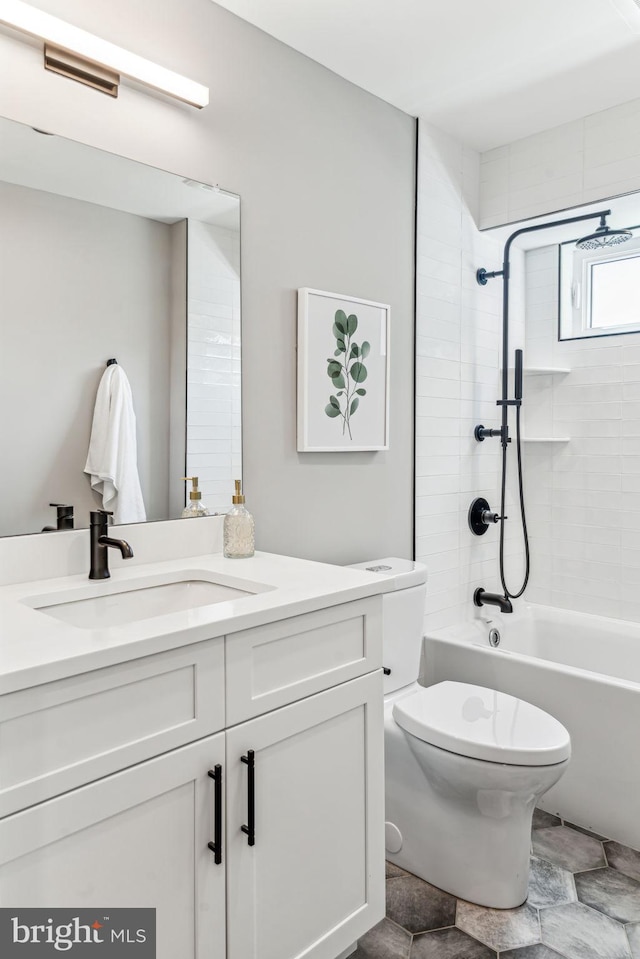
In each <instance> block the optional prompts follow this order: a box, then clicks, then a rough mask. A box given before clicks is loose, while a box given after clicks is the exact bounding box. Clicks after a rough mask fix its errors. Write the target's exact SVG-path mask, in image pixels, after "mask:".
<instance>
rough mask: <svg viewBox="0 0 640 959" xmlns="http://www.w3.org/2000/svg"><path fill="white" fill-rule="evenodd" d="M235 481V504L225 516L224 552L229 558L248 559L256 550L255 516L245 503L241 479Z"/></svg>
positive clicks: (233, 498) (233, 499)
mask: <svg viewBox="0 0 640 959" xmlns="http://www.w3.org/2000/svg"><path fill="white" fill-rule="evenodd" d="M235 482H236V492H235V496H233V497H232V502H233V506H232V507H231V509H230V510H229V512H228V513H225V517H224V532H223V552H224V555H225V556H226V558H227V559H247V558H248V557H249V556H253V554H254V552H255V529H254V523H253V516H252V515H251V513H250V512H249V510H248V509H247V508H246V506H245V505H244V496H243V495H242V486H241V482H240V480H236V481H235Z"/></svg>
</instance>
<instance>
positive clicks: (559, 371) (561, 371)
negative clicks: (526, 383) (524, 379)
mask: <svg viewBox="0 0 640 959" xmlns="http://www.w3.org/2000/svg"><path fill="white" fill-rule="evenodd" d="M509 372H510V373H513V367H512V366H510V367H509ZM522 372H523V373H524V375H525V376H554V375H557V376H564V375H565V374H566V373H570V372H571V370H570V369H569V367H568V366H525V367H523V369H522Z"/></svg>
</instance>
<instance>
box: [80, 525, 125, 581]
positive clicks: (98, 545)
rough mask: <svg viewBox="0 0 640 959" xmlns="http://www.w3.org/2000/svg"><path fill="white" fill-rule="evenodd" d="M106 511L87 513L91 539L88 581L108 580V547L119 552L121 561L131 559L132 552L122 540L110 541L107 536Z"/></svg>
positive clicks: (109, 537)
mask: <svg viewBox="0 0 640 959" xmlns="http://www.w3.org/2000/svg"><path fill="white" fill-rule="evenodd" d="M110 516H113V513H110V512H109V511H108V510H106V509H98V510H92V511H91V512H90V513H89V533H90V537H91V569H90V571H89V579H109V577H110V576H111V573H110V572H109V547H110V546H112V547H113V548H114V549H119V550H120V555H121V556H122V558H123V559H131V558H132V556H133V550H132V549H131V547H130V546H129V544H128V543H127V541H126V540H124V539H112V537H111V536H107V530H108V528H109V517H110Z"/></svg>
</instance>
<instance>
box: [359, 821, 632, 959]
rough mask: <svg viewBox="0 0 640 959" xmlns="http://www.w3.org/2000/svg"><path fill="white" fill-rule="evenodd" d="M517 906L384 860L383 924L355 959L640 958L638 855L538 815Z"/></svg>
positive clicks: (362, 942)
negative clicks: (446, 887) (479, 902)
mask: <svg viewBox="0 0 640 959" xmlns="http://www.w3.org/2000/svg"><path fill="white" fill-rule="evenodd" d="M531 852H532V855H531V878H530V881H529V896H528V898H527V901H526V903H524V905H522V906H520V907H519V908H518V909H485V908H484V907H482V906H475V905H473V904H472V903H470V902H464V901H463V900H462V899H456V898H455V897H454V896H450V895H449V894H448V893H446V892H442V890H440V889H436V888H435V886H431V885H429V883H427V882H423V880H422V879H418V878H417V877H416V876H412V875H411V874H410V873H408V872H405V871H404V870H402V869H399V868H398V867H397V866H394V865H392V864H391V863H387V918H386V919H383V920H382V922H380V923H379V924H378V925H377V926H375V927H374V928H373V929H372V930H371V931H370V932H368V933H367V935H366V936H364V937H363V938H362V939H361V940H360V941H359V943H358V948H357V949H356V951H355V953H353V956H352V957H351V959H497V957H499V959H640V852H636V851H635V850H633V849H629V848H628V847H627V846H622V845H620V843H617V842H613V841H610V840H608V839H606V838H605V837H604V836H598V835H597V834H596V833H593V832H589V831H588V830H587V829H582V828H581V827H580V826H574V825H572V824H571V823H567V822H563V821H562V820H560V819H558V818H557V817H556V816H551V815H550V814H549V813H546V812H543V811H542V810H540V809H537V810H536V811H535V814H534V817H533V832H532V842H531Z"/></svg>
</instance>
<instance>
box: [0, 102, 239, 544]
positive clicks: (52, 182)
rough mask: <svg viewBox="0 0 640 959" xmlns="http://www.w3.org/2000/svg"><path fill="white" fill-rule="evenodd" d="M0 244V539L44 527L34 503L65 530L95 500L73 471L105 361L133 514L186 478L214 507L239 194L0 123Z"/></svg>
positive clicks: (228, 491) (235, 452)
mask: <svg viewBox="0 0 640 959" xmlns="http://www.w3.org/2000/svg"><path fill="white" fill-rule="evenodd" d="M0 249H1V256H0V410H1V412H0V417H1V420H0V423H1V426H0V444H1V445H0V448H1V449H2V457H3V463H2V470H1V471H0V503H1V504H2V506H1V507H0V535H3V536H9V535H16V534H20V533H33V532H40V531H41V530H42V529H43V528H45V527H54V528H56V526H57V525H58V520H57V513H58V512H60V513H64V512H65V511H64V510H57V509H56V507H55V506H51V505H49V504H62V505H63V506H70V507H73V516H74V526H75V528H80V527H86V526H87V525H88V520H89V511H90V510H92V509H97V508H100V507H102V505H103V503H102V497H101V496H100V495H99V494H98V493H97V492H96V491H95V490H92V488H91V480H90V477H89V475H87V473H85V472H84V468H85V464H86V461H87V453H88V448H89V441H90V437H91V428H92V421H93V414H94V406H95V401H96V395H97V391H98V386H99V384H100V381H101V378H102V376H103V374H104V373H105V370H106V369H107V363H108V361H109V360H116V361H117V364H118V365H119V367H120V369H121V370H122V371H124V372H125V374H126V377H127V378H128V381H129V384H130V386H131V392H132V398H133V407H134V410H135V417H136V426H137V429H136V433H137V463H136V464H134V466H135V467H137V472H138V476H139V480H140V487H141V490H142V497H143V500H144V515H145V517H146V519H147V520H166V519H173V518H177V517H179V516H180V515H181V512H182V510H183V508H184V506H185V503H188V502H189V493H188V489H187V487H188V488H189V489H190V488H191V484H190V483H189V484H187V483H185V482H184V480H183V477H185V476H197V477H198V478H199V482H200V490H201V493H202V499H201V502H202V503H203V504H204V505H205V506H206V507H207V508H208V510H209V512H210V513H213V512H221V511H225V510H226V509H227V508H228V506H229V504H230V502H231V495H232V491H233V480H234V479H237V478H240V477H241V468H242V462H241V409H240V395H241V393H240V391H241V360H240V351H241V335H240V331H241V321H240V198H239V197H238V196H236V195H234V194H230V193H227V192H225V191H224V190H221V189H219V188H218V187H217V186H212V185H207V184H203V183H197V182H195V181H193V180H188V179H184V178H182V177H180V176H176V175H174V174H170V173H166V172H165V171H162V170H157V169H155V168H153V167H149V166H145V165H144V164H141V163H136V162H134V161H132V160H128V159H125V158H123V157H119V156H116V155H113V154H109V153H105V152H103V151H101V150H97V149H94V148H92V147H88V146H86V145H84V144H80V143H76V142H73V141H70V140H65V139H63V138H60V137H57V136H52V135H49V134H45V133H42V132H40V131H37V130H34V129H32V128H31V127H28V126H24V125H22V124H19V123H14V122H12V121H9V120H5V119H0ZM66 512H67V513H68V510H67V511H66ZM136 519H139V520H141V519H142V516H138V517H136ZM129 521H135V520H129ZM67 525H68V523H67Z"/></svg>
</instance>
